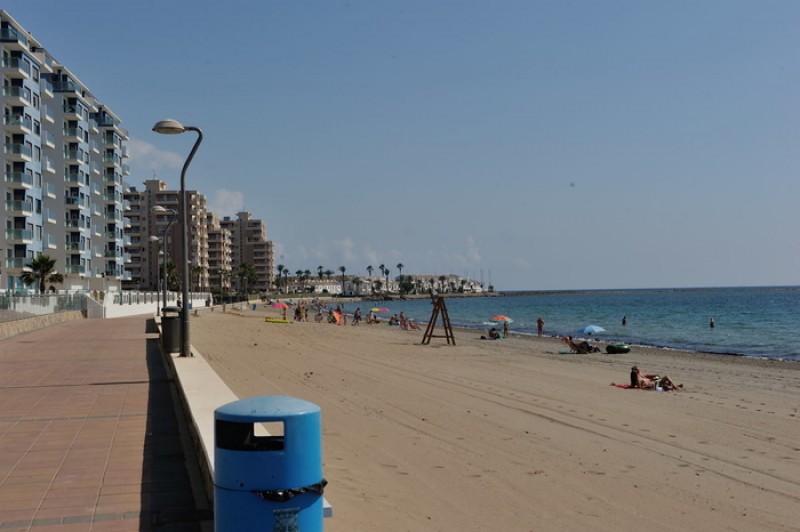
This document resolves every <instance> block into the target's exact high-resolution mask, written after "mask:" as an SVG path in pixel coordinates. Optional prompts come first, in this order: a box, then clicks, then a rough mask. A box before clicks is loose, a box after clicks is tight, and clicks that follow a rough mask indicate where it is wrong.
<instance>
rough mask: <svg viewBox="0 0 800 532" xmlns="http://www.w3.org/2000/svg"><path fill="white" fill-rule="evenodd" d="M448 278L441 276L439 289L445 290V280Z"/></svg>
mask: <svg viewBox="0 0 800 532" xmlns="http://www.w3.org/2000/svg"><path fill="white" fill-rule="evenodd" d="M446 280H447V277H445V276H444V275H440V276H439V291H440V292H444V288H445V284H444V282H445V281H446Z"/></svg>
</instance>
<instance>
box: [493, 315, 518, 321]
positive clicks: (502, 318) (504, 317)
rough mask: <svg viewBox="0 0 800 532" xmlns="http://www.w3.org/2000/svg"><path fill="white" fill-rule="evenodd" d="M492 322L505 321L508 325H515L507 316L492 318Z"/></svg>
mask: <svg viewBox="0 0 800 532" xmlns="http://www.w3.org/2000/svg"><path fill="white" fill-rule="evenodd" d="M489 319H490V320H492V321H505V322H507V323H514V320H512V319H511V318H509V317H508V316H506V315H505V314H498V315H497V316H492V317H491V318H489Z"/></svg>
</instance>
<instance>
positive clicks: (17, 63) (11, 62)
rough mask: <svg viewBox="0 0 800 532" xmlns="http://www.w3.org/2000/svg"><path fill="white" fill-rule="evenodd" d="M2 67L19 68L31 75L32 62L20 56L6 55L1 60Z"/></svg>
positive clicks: (0, 65)
mask: <svg viewBox="0 0 800 532" xmlns="http://www.w3.org/2000/svg"><path fill="white" fill-rule="evenodd" d="M0 67H2V68H3V69H8V70H19V71H22V72H24V73H25V74H27V75H28V76H30V75H31V64H30V63H28V62H27V61H24V60H22V59H21V58H19V57H4V58H3V59H2V60H0Z"/></svg>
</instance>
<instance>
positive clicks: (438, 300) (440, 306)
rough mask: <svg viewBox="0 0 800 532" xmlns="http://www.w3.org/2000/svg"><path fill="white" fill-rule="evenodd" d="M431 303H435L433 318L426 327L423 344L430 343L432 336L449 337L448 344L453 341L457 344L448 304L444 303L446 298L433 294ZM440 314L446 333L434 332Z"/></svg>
mask: <svg viewBox="0 0 800 532" xmlns="http://www.w3.org/2000/svg"><path fill="white" fill-rule="evenodd" d="M431 303H432V304H433V312H431V319H430V320H428V328H427V329H425V335H424V336H423V337H422V345H428V344H430V343H431V338H447V345H450V344H451V343H452V344H453V345H456V337H455V336H453V327H451V326H450V316H448V315H447V305H445V303H444V298H443V297H440V296H433V295H432V296H431ZM440 315H441V317H442V326H443V327H444V335H441V334H433V331H434V329H436V321H437V320H438V319H439V316H440Z"/></svg>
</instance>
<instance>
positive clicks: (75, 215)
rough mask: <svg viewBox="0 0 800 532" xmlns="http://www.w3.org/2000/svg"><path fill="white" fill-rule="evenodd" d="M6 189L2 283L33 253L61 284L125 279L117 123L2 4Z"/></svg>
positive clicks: (10, 282) (15, 281)
mask: <svg viewBox="0 0 800 532" xmlns="http://www.w3.org/2000/svg"><path fill="white" fill-rule="evenodd" d="M0 74H1V75H2V79H3V81H2V103H3V122H2V134H3V140H4V142H3V150H2V154H0V157H1V158H2V167H3V180H2V182H0V187H2V193H3V196H4V201H5V203H4V206H5V208H4V210H3V214H2V223H3V224H4V230H3V231H2V232H0V250H1V251H2V253H3V262H2V266H3V268H2V278H3V283H2V286H0V289H7V290H11V291H17V290H25V289H26V288H27V287H25V286H24V285H23V283H22V281H21V279H20V276H21V275H22V273H23V271H24V269H25V268H26V267H27V265H28V264H30V262H31V261H32V260H33V259H34V258H35V257H36V256H38V255H39V254H46V255H49V256H50V257H52V258H54V259H56V269H57V271H58V272H59V273H62V274H63V275H64V277H65V281H64V285H63V286H60V287H58V288H72V289H79V288H84V289H105V288H107V287H108V286H109V285H119V284H120V282H121V281H122V280H125V279H128V278H129V275H128V273H127V272H126V270H125V265H126V262H127V260H128V256H127V255H126V252H125V246H126V244H127V242H126V240H125V236H124V235H125V230H126V226H127V225H128V224H129V223H130V221H129V220H128V219H127V218H126V217H125V216H124V211H125V204H124V203H123V191H124V189H125V184H124V182H123V178H124V177H125V176H126V175H128V167H127V165H126V164H125V163H124V160H125V157H127V151H126V148H125V142H126V141H127V140H128V134H127V132H126V131H125V129H123V128H122V127H121V126H120V124H121V120H120V118H119V117H118V116H116V115H115V114H114V112H113V111H112V110H111V109H110V108H109V107H108V106H107V105H105V104H103V103H102V102H100V101H99V100H98V99H97V98H96V97H95V96H94V95H93V94H92V93H91V92H90V90H89V89H88V88H87V87H86V86H85V85H84V84H83V83H82V82H81V81H80V80H79V79H78V77H77V76H76V75H75V74H74V73H72V72H71V71H70V70H69V69H68V68H67V67H66V66H65V65H62V64H60V63H59V62H58V61H57V60H56V59H55V58H54V57H53V56H52V55H51V54H50V53H49V52H48V51H47V50H46V49H45V48H44V47H43V46H42V44H41V43H40V42H39V41H38V40H36V39H34V38H33V36H31V35H30V34H29V33H28V32H27V31H26V30H25V29H24V28H23V27H22V26H21V25H20V24H19V23H17V22H16V21H15V20H14V19H13V18H12V17H11V16H10V15H9V14H8V13H7V12H6V11H4V10H0Z"/></svg>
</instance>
